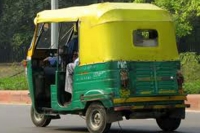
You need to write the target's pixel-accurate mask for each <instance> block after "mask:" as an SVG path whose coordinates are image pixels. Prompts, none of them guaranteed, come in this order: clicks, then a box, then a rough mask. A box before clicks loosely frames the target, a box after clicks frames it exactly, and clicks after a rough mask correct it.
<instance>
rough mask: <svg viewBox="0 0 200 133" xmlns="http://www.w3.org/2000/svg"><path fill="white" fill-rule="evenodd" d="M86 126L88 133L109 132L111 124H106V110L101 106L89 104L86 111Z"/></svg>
mask: <svg viewBox="0 0 200 133" xmlns="http://www.w3.org/2000/svg"><path fill="white" fill-rule="evenodd" d="M86 124H87V128H88V130H89V132H90V133H106V132H107V131H109V130H110V127H111V123H107V115H106V110H105V108H104V106H103V105H102V104H100V103H97V102H95V103H92V104H90V106H89V107H88V108H87V111H86Z"/></svg>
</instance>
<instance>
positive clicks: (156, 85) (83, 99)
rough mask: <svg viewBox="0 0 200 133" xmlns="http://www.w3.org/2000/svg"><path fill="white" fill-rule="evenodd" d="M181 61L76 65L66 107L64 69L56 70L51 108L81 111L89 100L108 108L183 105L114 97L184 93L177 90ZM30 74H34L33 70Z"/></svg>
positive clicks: (30, 84) (31, 90)
mask: <svg viewBox="0 0 200 133" xmlns="http://www.w3.org/2000/svg"><path fill="white" fill-rule="evenodd" d="M179 69H180V62H179V61H168V62H166V61H163V62H139V61H138V62H128V61H115V62H105V63H98V64H91V65H84V66H77V67H76V68H75V70H74V77H73V94H72V100H71V103H69V104H68V106H66V107H64V106H62V105H61V104H60V103H59V98H60V96H61V94H60V93H62V92H60V91H59V89H60V88H59V84H60V83H63V82H65V78H64V77H63V76H61V74H60V73H61V72H59V71H57V72H56V76H55V77H56V82H55V84H54V85H51V91H50V92H51V108H52V109H53V110H55V111H67V112H71V111H74V110H82V109H84V108H85V106H86V104H87V102H91V101H101V102H102V103H103V105H104V106H105V107H107V108H110V107H115V106H125V105H144V104H145V105H146V104H149V105H165V104H183V101H171V102H159V101H158V102H140V103H137V102H135V103H124V104H122V103H121V104H114V103H113V99H114V98H124V97H127V98H130V97H141V98H142V97H145V96H148V97H151V96H152V97H155V96H165V95H167V96H170V95H181V94H179V93H178V85H177V77H176V73H177V70H179ZM121 70H125V71H126V72H127V74H128V82H127V86H126V87H125V88H124V87H123V86H122V85H121V82H122V81H121V75H120V72H121ZM28 73H32V71H31V69H30V70H29V71H28ZM32 76H33V75H31V74H28V77H29V78H28V79H29V89H30V93H31V99H32V101H33V103H34V95H33V93H34V91H33V90H34V86H33V82H32V81H33V78H31V77H32Z"/></svg>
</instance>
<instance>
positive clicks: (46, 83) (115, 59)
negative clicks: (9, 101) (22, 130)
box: [26, 3, 187, 133]
mask: <svg viewBox="0 0 200 133" xmlns="http://www.w3.org/2000/svg"><path fill="white" fill-rule="evenodd" d="M34 23H35V32H34V37H33V39H32V43H31V45H30V48H29V50H28V54H27V59H26V61H27V78H28V85H29V91H30V97H31V100H32V106H31V119H32V122H33V124H35V125H36V126H37V127H45V126H47V125H48V124H49V123H50V122H51V120H53V119H59V118H60V115H66V114H74V115H81V116H83V117H85V119H86V125H87V129H88V130H89V132H90V133H105V132H107V131H108V130H109V129H110V127H111V124H112V123H113V122H117V121H121V120H123V118H124V119H125V118H126V119H146V118H154V119H155V120H156V122H157V124H158V126H159V127H160V128H161V129H162V130H164V131H173V130H176V129H177V128H178V127H179V125H180V123H181V119H184V118H185V108H186V107H187V105H186V104H185V103H184V100H186V94H184V90H183V87H182V85H183V82H184V79H183V76H182V74H181V71H180V69H181V68H180V61H179V55H178V52H177V45H176V38H175V32H174V24H173V21H172V18H171V17H170V14H169V13H168V12H167V11H166V10H163V9H161V8H159V7H157V6H155V5H152V4H134V3H98V4H92V5H88V6H77V7H69V8H64V9H57V10H45V11H41V12H39V13H38V14H37V16H36V18H35V20H34ZM52 23H54V24H57V25H58V30H55V31H54V32H56V33H55V34H56V37H57V39H58V46H56V44H55V45H54V44H51V42H50V40H51V37H50V33H51V26H50V24H52ZM75 33H76V34H77V37H78V58H79V63H78V64H77V65H76V66H75V67H74V70H73V72H72V73H71V75H70V76H71V77H72V81H71V85H72V91H71V93H69V92H67V91H65V90H66V88H65V84H66V81H67V80H68V79H67V78H68V76H66V75H67V73H66V69H67V65H68V64H69V63H73V62H72V59H69V58H72V55H70V53H69V52H68V51H70V50H69V49H71V50H72V47H70V46H69V45H68V44H69V42H70V41H71V40H72V39H73V38H74V37H73V36H74V34H75ZM48 56H51V57H50V58H51V59H50V60H49V62H48V61H44V59H45V58H46V57H48ZM53 57H54V58H53ZM53 59H55V60H53ZM52 62H54V65H52V64H53V63H52ZM69 121H70V120H69Z"/></svg>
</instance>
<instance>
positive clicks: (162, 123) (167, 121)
mask: <svg viewBox="0 0 200 133" xmlns="http://www.w3.org/2000/svg"><path fill="white" fill-rule="evenodd" d="M156 122H157V124H158V126H159V127H160V128H161V129H162V130H163V131H174V130H176V129H177V128H178V127H179V126H180V124H181V119H180V118H158V119H156Z"/></svg>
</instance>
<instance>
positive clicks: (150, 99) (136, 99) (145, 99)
mask: <svg viewBox="0 0 200 133" xmlns="http://www.w3.org/2000/svg"><path fill="white" fill-rule="evenodd" d="M182 100H183V101H184V100H187V97H186V95H184V96H156V97H130V98H116V99H114V100H113V103H114V104H122V103H134V102H158V101H182Z"/></svg>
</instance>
